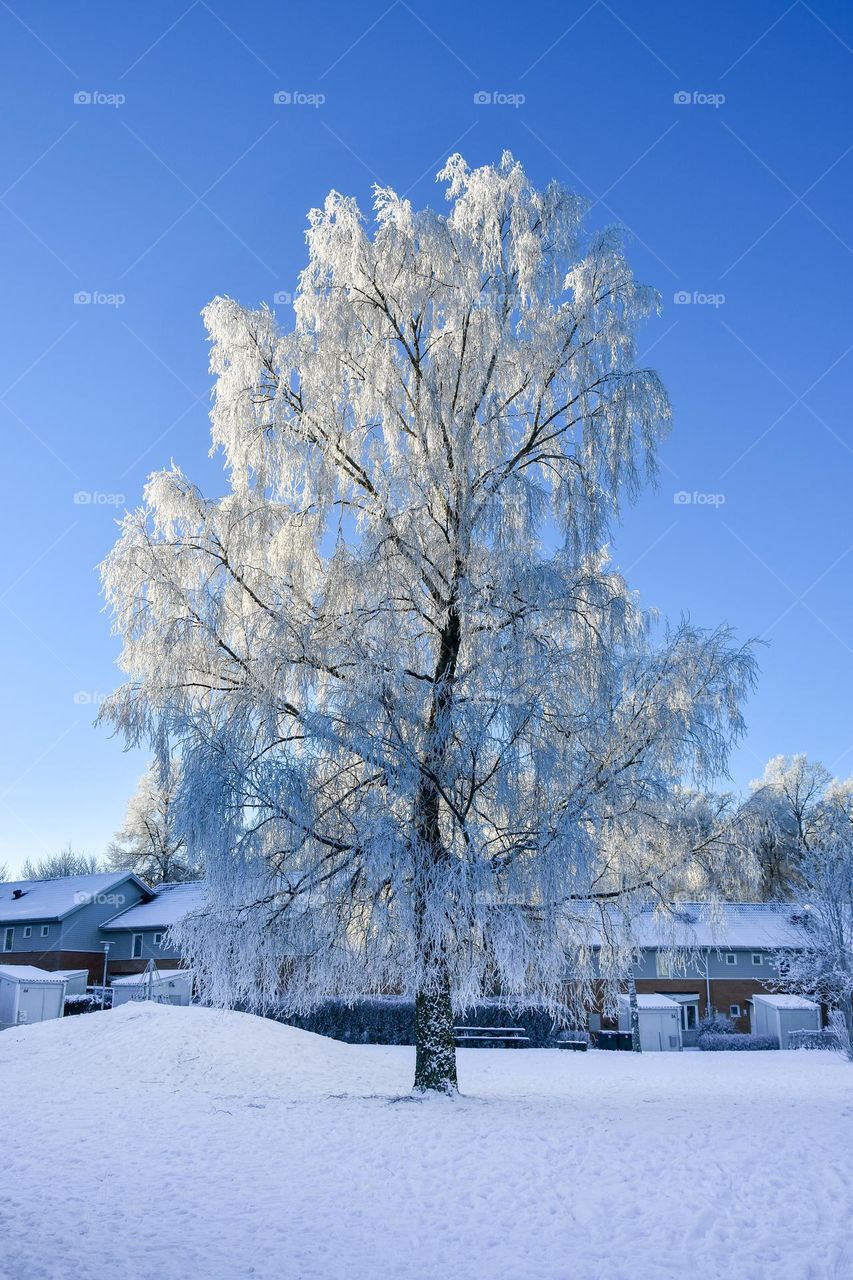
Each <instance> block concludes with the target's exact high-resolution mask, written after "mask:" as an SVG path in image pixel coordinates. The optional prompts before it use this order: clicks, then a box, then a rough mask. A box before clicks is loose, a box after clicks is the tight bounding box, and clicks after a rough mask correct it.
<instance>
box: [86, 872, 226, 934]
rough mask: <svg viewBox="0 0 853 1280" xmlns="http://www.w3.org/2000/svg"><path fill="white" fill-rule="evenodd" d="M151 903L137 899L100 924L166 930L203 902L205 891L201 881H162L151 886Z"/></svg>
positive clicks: (124, 927)
mask: <svg viewBox="0 0 853 1280" xmlns="http://www.w3.org/2000/svg"><path fill="white" fill-rule="evenodd" d="M154 894H155V896H154V898H153V899H152V901H150V902H140V903H138V904H137V905H136V906H135V907H128V909H127V910H126V911H120V912H119V913H118V915H116V916H113V917H112V918H111V919H110V920H107V922H106V923H105V924H103V925H101V928H102V929H108V930H118V929H135V930H140V929H168V928H169V926H170V925H173V924H177V923H178V921H179V920H183V918H184V916H188V915H189V914H190V912H192V911H198V910H199V909H200V908H202V907H203V906H204V905H205V901H206V891H205V884H204V881H203V880H194V881H192V882H191V883H190V884H164V885H161V886H160V887H159V888H155V889H154Z"/></svg>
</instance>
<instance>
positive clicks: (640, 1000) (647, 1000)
mask: <svg viewBox="0 0 853 1280" xmlns="http://www.w3.org/2000/svg"><path fill="white" fill-rule="evenodd" d="M619 999H620V1000H622V1001H624V1002H625V1003H626V1004H627V1003H628V1002H629V1001H628V996H625V995H621V996H620V997H619ZM637 1008H638V1009H678V1008H679V1005H678V1003H677V1001H675V1000H670V998H669V996H659V995H639V994H638V995H637Z"/></svg>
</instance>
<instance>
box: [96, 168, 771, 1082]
mask: <svg viewBox="0 0 853 1280" xmlns="http://www.w3.org/2000/svg"><path fill="white" fill-rule="evenodd" d="M439 179H440V180H441V181H443V182H444V183H445V184H446V194H447V197H448V200H449V209H448V211H447V212H446V214H445V215H441V214H439V213H437V212H434V211H432V210H431V209H424V210H421V211H416V210H414V209H413V208H412V206H411V204H410V203H409V202H408V201H407V200H404V199H402V198H400V197H398V196H397V195H396V194H395V193H394V192H393V191H392V190H390V189H377V190H376V192H375V200H374V214H375V220H374V224H373V225H372V226H370V225H369V224H368V223H367V221H366V219H365V218H364V216H363V215H362V213H361V212H360V210H359V208H358V206H357V204H356V202H355V201H354V200H352V199H349V198H345V197H343V196H341V195H339V194H338V193H336V192H332V194H330V195H329V197H328V199H327V200H326V202H325V205H324V207H323V208H322V209H316V210H313V211H312V212H311V213H310V215H309V228H308V233H307V240H308V263H307V266H306V267H305V269H304V271H303V272H302V275H301V277H300V282H299V289H298V293H297V297H296V302H295V304H294V312H295V319H294V322H293V324H292V325H291V326H290V327H288V328H287V329H286V330H282V328H281V327H280V326H279V324H278V323H277V320H276V317H275V316H274V314H273V313H272V312H271V311H270V310H268V309H266V308H261V309H259V310H248V309H246V308H244V307H242V306H240V305H239V304H238V303H236V302H234V301H232V300H230V299H227V298H218V299H216V300H215V301H214V302H213V303H212V304H211V305H210V306H209V307H208V308H207V310H206V312H205V320H206V323H207V327H208V331H209V334H210V339H211V343H212V356H211V368H212V372H213V373H214V375H215V403H214V408H213V411H212V415H211V417H212V424H213V430H212V435H213V447H214V449H215V450H219V451H221V453H222V456H223V458H224V462H225V467H226V474H227V488H226V492H225V493H224V495H223V496H220V497H215V498H206V497H204V496H203V495H202V493H201V492H200V491H199V489H198V488H196V486H195V485H193V484H192V483H191V482H190V481H189V480H188V479H187V478H186V476H185V475H184V474H183V472H182V471H180V470H179V469H177V468H176V467H173V468H172V469H171V470H168V471H164V472H161V473H159V474H157V475H154V476H153V477H152V478H151V479H150V481H149V483H148V486H147V488H146V491H145V503H144V506H143V507H141V508H140V509H139V510H138V511H136V512H134V513H133V514H130V515H128V516H127V517H126V519H125V521H124V524H123V527H122V531H121V536H120V539H119V541H118V544H117V545H116V547H115V549H114V550H113V552H112V553H111V555H110V556H109V558H108V559H107V561H106V562H105V565H104V583H105V590H106V596H107V600H108V603H109V606H110V608H111V610H112V613H113V617H114V623H115V628H116V630H117V632H118V633H119V635H120V636H121V639H122V642H123V648H122V655H121V664H122V666H123V668H124V670H125V671H126V673H127V676H128V682H127V684H126V685H125V686H124V687H123V688H121V689H120V690H119V691H118V692H117V693H116V694H115V695H114V696H113V698H112V699H111V701H110V702H109V704H108V706H107V708H106V714H107V715H108V716H109V717H110V718H111V719H112V720H113V721H114V722H115V723H116V724H117V725H118V726H119V727H120V728H121V729H122V730H123V732H124V734H125V735H126V737H127V739H128V740H129V741H130V742H132V743H139V742H141V741H143V740H149V741H151V742H153V743H154V745H155V746H156V747H157V748H158V750H161V751H162V750H163V749H164V748H163V746H162V744H163V743H165V742H167V741H174V742H176V743H177V744H178V746H179V749H180V752H181V757H182V761H183V774H182V779H181V785H180V791H179V796H178V803H177V808H178V811H179V814H180V824H181V831H182V834H183V836H184V838H185V839H186V842H187V847H188V850H189V853H190V855H191V856H203V858H204V862H205V874H206V878H207V881H208V884H209V904H210V905H209V907H208V910H207V911H206V912H205V913H204V914H203V915H201V916H198V917H196V918H194V919H190V920H188V921H186V922H185V924H184V925H183V926H182V928H181V940H182V943H183V946H184V947H185V949H186V953H187V955H188V957H189V959H190V961H191V962H192V963H193V964H194V965H195V967H196V969H197V972H198V974H199V975H200V980H201V982H202V986H203V989H204V990H205V992H206V994H207V997H208V998H209V999H211V1000H213V1001H217V1002H222V1003H229V1002H233V1001H236V1000H242V1001H249V1002H254V1003H255V1004H256V1005H258V1006H262V1005H263V1004H264V1003H266V1002H272V1001H284V1002H285V1003H288V1004H290V1005H292V1006H294V1007H299V1008H304V1007H307V1006H308V1005H310V1004H311V1003H313V1002H314V1001H317V1000H320V999H322V998H323V997H324V996H327V995H330V994H335V995H344V996H355V995H358V994H362V993H369V992H376V991H402V992H409V993H411V994H413V995H414V997H415V1003H416V1030H417V1051H416V1070H415V1086H416V1088H417V1089H429V1090H440V1091H447V1092H452V1091H453V1090H454V1089H455V1088H456V1066H455V1053H454V1038H453V1020H454V1013H455V1011H458V1010H459V1009H461V1008H464V1006H465V1005H466V1004H467V1003H468V1002H470V1001H471V1000H473V999H474V998H476V997H477V996H479V995H480V994H481V993H483V992H484V991H490V992H494V991H498V992H500V993H501V994H502V995H503V996H504V997H505V998H507V999H511V998H513V997H518V996H520V995H522V994H524V995H525V997H526V998H528V999H529V998H538V999H541V1000H546V1001H548V1000H552V1001H556V1000H557V999H558V998H560V997H561V996H562V995H563V994H564V982H565V978H566V974H567V971H571V973H572V974H573V976H574V978H575V980H576V982H577V983H579V984H581V985H583V984H584V983H589V982H591V981H592V979H593V977H594V976H595V975H596V972H597V970H596V966H595V964H594V963H593V960H592V952H591V949H590V940H591V938H592V936H593V935H592V933H591V929H592V927H593V926H592V925H591V917H592V916H594V908H595V907H596V906H597V905H602V906H604V905H608V904H613V903H614V902H621V901H623V900H626V899H628V898H632V899H633V900H635V905H636V903H637V902H639V901H646V900H650V899H653V898H655V897H656V895H659V894H661V893H665V892H666V888H667V884H668V877H669V876H670V875H671V872H672V865H673V862H674V861H679V859H678V858H671V857H670V856H669V855H668V854H667V852H666V849H667V847H668V846H667V843H666V840H665V839H663V838H661V839H660V840H658V841H657V842H655V841H653V840H649V839H645V838H644V841H643V845H642V847H643V849H644V850H646V849H649V848H656V849H658V850H659V852H658V854H657V855H656V857H655V858H647V857H645V856H643V857H639V856H638V855H637V856H635V854H634V853H632V852H631V851H632V848H633V846H632V843H631V841H630V840H629V839H627V838H625V839H618V840H617V839H608V840H607V841H602V839H601V837H602V834H603V833H606V832H610V833H612V832H613V831H614V830H616V829H617V828H618V830H619V831H620V832H621V833H623V834H624V835H627V834H629V833H630V829H631V827H632V824H639V825H642V826H643V827H644V828H649V827H652V828H655V829H657V828H660V829H661V830H663V829H664V828H665V825H666V812H667V795H668V794H669V791H670V789H671V786H672V784H673V783H674V782H675V781H676V780H678V779H679V778H681V777H682V776H685V775H691V776H692V777H693V778H694V779H697V780H698V779H702V778H703V777H707V776H710V775H713V774H715V773H717V772H719V771H720V770H721V769H722V768H723V767H724V765H725V759H726V753H727V749H728V745H729V743H730V741H731V738H732V736H733V735H734V734H736V733H737V732H738V731H739V729H740V726H741V720H740V710H739V705H740V701H741V699H742V697H743V695H744V693H745V691H746V689H747V688H748V686H749V684H750V682H751V680H752V677H753V663H752V658H751V656H750V654H749V652H748V651H747V650H744V649H739V648H736V647H734V646H733V645H732V642H731V638H730V636H729V634H728V633H727V632H726V631H725V630H724V629H720V630H715V631H711V632H703V631H701V630H698V629H696V628H694V627H692V626H691V625H688V624H686V623H685V624H682V625H680V626H678V627H677V628H675V629H674V630H671V631H668V632H666V633H665V634H662V635H660V636H659V637H658V639H657V640H655V639H654V637H653V633H652V630H651V629H650V625H649V622H648V620H647V619H646V618H645V617H644V615H643V614H642V613H641V612H640V610H639V608H638V605H637V603H636V600H635V599H634V597H633V596H632V594H631V593H630V592H629V590H628V588H627V586H626V584H625V583H624V581H623V580H622V578H621V577H620V576H619V575H618V574H617V573H616V572H615V571H614V570H613V568H612V567H611V566H610V564H609V561H608V555H607V550H606V539H607V536H608V529H609V526H610V523H611V521H613V519H614V518H616V517H617V515H618V512H619V507H620V503H621V501H622V499H623V497H624V496H626V495H627V496H629V497H630V496H633V495H635V494H636V493H637V492H638V491H639V489H640V487H641V484H642V482H643V480H644V478H646V477H648V476H649V475H650V474H651V473H653V471H654V465H655V452H656V448H657V444H658V441H659V439H660V437H661V435H662V433H663V432H664V431H665V430H666V428H667V425H668V422H669V417H670V410H669V405H668V401H667V397H666V394H665V392H664V389H663V387H662V385H661V382H660V380H659V378H658V376H657V375H656V374H655V373H654V372H653V371H652V370H650V369H646V368H643V367H640V366H639V365H638V362H637V358H636V353H635V334H636V330H637V327H638V325H639V323H640V322H641V321H642V320H643V319H644V318H646V317H647V316H648V315H649V314H650V313H652V312H654V311H655V310H656V308H657V306H658V297H657V294H656V293H655V292H654V291H653V290H652V289H651V288H649V287H647V286H645V285H641V284H639V283H637V282H636V281H635V279H634V277H633V274H632V272H631V269H630V267H629V265H628V262H627V261H626V258H625V256H624V253H623V249H622V244H621V239H620V236H619V234H618V232H617V231H614V230H607V231H604V232H596V233H592V234H587V233H585V231H584V227H583V218H584V205H583V202H582V201H581V200H580V199H578V198H577V197H576V196H574V195H572V194H570V193H569V192H567V191H565V190H564V189H563V188H561V187H560V186H558V185H556V184H551V185H549V186H548V187H547V188H545V189H544V190H537V189H536V188H534V187H533V185H532V184H531V183H530V181H529V180H528V178H527V177H526V176H525V173H524V171H523V170H522V168H521V166H520V165H519V164H518V163H517V162H515V161H514V160H513V159H512V157H511V156H509V155H505V156H504V157H503V158H502V160H501V162H500V163H499V164H498V165H497V166H485V167H483V168H479V169H474V170H472V169H469V168H468V166H467V165H466V164H465V163H464V161H463V160H462V158H461V157H460V156H453V157H452V158H451V159H450V160H449V161H448V163H447V165H446V167H445V168H444V170H443V171H442V173H441V174H440V175H439ZM614 849H620V850H622V851H623V852H622V853H621V854H619V855H618V856H617V855H614V854H613V853H612V850H614ZM630 915H631V912H628V911H626V912H625V913H624V916H625V919H628V918H630ZM608 954H612V955H613V957H614V959H613V962H612V970H613V972H612V975H611V976H612V978H613V981H614V983H616V982H618V981H619V980H621V978H622V977H623V971H621V970H620V968H619V966H620V965H621V964H622V963H623V962H624V954H625V953H624V951H622V952H621V953H620V948H619V947H615V948H609V949H608ZM603 969H604V970H605V972H603V973H602V974H601V976H602V977H603V978H604V979H605V980H606V979H607V977H608V974H607V972H606V970H607V964H604V965H603Z"/></svg>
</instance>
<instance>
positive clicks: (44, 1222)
mask: <svg viewBox="0 0 853 1280" xmlns="http://www.w3.org/2000/svg"><path fill="white" fill-rule="evenodd" d="M412 1070H413V1053H412V1051H411V1050H407V1049H399V1048H383V1047H370V1046H369V1047H361V1046H349V1045H343V1044H339V1043H337V1042H335V1041H331V1040H324V1039H322V1038H320V1037H317V1036H313V1035H309V1034H308V1033H306V1032H302V1031H296V1030H293V1029H291V1028H288V1027H283V1026H280V1025H278V1024H277V1023H274V1022H266V1021H263V1020H261V1019H258V1018H252V1017H249V1016H248V1015H245V1014H235V1013H219V1012H215V1011H213V1010H208V1009H199V1008H189V1009H176V1008H171V1007H166V1008H164V1007H161V1006H156V1005H148V1004H146V1005H126V1006H124V1007H123V1008H121V1009H118V1010H116V1011H114V1012H109V1013H97V1014H90V1015H85V1016H81V1017H76V1018H68V1019H64V1020H62V1021H56V1022H49V1023H43V1024H41V1025H40V1026H34V1027H30V1028H22V1029H16V1030H11V1031H5V1032H3V1033H2V1034H0V1155H2V1164H0V1170H2V1172H0V1276H2V1280H48V1278H50V1280H96V1278H100V1277H103V1276H113V1277H120V1278H121V1280H155V1277H156V1280H177V1278H179V1277H180V1280H186V1278H187V1277H192V1278H193V1280H196V1278H198V1280H249V1278H251V1280H291V1278H293V1280H296V1278H298V1280H339V1278H340V1280H344V1278H346V1280H367V1278H368V1277H370V1280H404V1278H409V1277H411V1278H415V1277H416V1278H417V1280H427V1278H430V1280H431V1278H432V1277H435V1276H444V1277H452V1278H453V1280H475V1278H476V1280H481V1278H485V1277H493V1276H494V1277H498V1276H500V1277H509V1278H511V1280H522V1278H524V1280H527V1278H528V1277H530V1280H534V1278H535V1280H557V1278H560V1280H564V1278H565V1280H568V1278H569V1277H571V1278H572V1280H593V1278H596V1280H598V1278H601V1280H622V1278H623V1277H624V1278H625V1280H628V1278H630V1280H674V1278H675V1277H688V1278H689V1280H711V1277H720V1280H723V1278H725V1280H730V1278H731V1277H737V1278H738V1280H768V1278H769V1277H771V1276H772V1277H773V1278H774V1280H807V1278H808V1280H850V1278H851V1277H853V1244H851V1243H850V1225H849V1224H850V1211H851V1208H853V1142H851V1134H853V1068H851V1067H849V1066H847V1065H846V1064H845V1063H843V1062H841V1061H840V1060H839V1059H837V1058H836V1057H834V1056H833V1055H830V1054H824V1053H728V1054H726V1053H711V1054H704V1053H684V1054H646V1055H644V1056H642V1057H634V1056H632V1055H630V1054H622V1053H619V1054H616V1053H589V1054H577V1053H559V1052H556V1051H554V1050H550V1051H549V1050H534V1049H530V1050H524V1051H519V1050H516V1051H507V1050H466V1051H463V1052H462V1053H460V1076H461V1084H462V1088H463V1090H464V1096H463V1097H461V1098H459V1099H457V1100H452V1101H451V1100H447V1099H443V1098H432V1099H428V1100H415V1099H413V1098H411V1097H409V1096H408V1095H407V1090H408V1088H409V1085H410V1081H411V1076H412Z"/></svg>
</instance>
